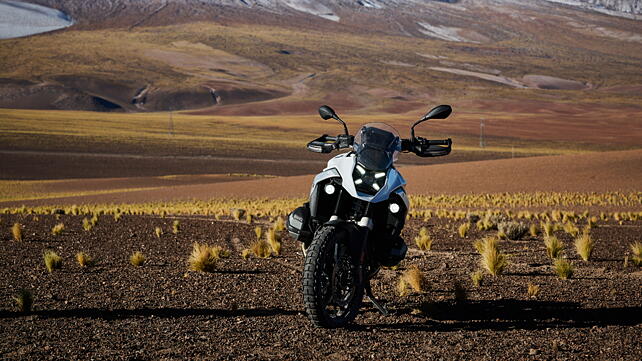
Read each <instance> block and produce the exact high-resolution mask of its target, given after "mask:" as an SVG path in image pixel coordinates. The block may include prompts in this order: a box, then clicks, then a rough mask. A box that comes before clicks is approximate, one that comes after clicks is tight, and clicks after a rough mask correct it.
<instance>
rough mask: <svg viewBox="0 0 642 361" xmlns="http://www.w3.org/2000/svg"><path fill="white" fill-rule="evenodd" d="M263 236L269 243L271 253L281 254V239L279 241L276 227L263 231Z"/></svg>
mask: <svg viewBox="0 0 642 361" xmlns="http://www.w3.org/2000/svg"><path fill="white" fill-rule="evenodd" d="M265 238H266V239H267V242H268V244H269V245H270V248H271V249H272V253H274V254H275V255H277V256H278V255H280V254H281V241H280V238H281V236H280V234H279V233H278V232H277V230H276V228H270V229H268V231H267V232H266V233H265Z"/></svg>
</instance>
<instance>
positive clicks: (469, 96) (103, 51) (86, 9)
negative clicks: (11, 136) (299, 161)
mask: <svg viewBox="0 0 642 361" xmlns="http://www.w3.org/2000/svg"><path fill="white" fill-rule="evenodd" d="M29 2H32V3H36V4H39V5H43V6H49V7H52V8H55V9H58V10H61V11H63V12H64V13H65V14H68V15H69V16H70V17H71V18H73V20H74V22H75V23H74V25H73V26H71V27H69V28H68V29H66V30H62V31H57V32H53V33H50V34H42V35H37V36H34V37H30V38H26V39H9V40H2V41H0V107H6V108H37V109H84V110H104V111H132V112H138V111H158V110H178V109H202V108H207V110H206V112H209V113H212V114H214V113H216V114H255V115H264V114H280V113H288V112H289V113H308V112H309V111H310V109H313V108H314V107H315V106H318V104H319V103H320V102H322V103H332V104H339V105H341V107H342V108H343V109H363V110H364V111H368V112H371V111H381V112H388V113H398V112H407V111H408V110H409V109H414V108H420V109H423V107H424V104H426V103H434V102H438V101H442V99H443V101H449V102H450V101H454V100H458V101H477V100H478V99H484V101H490V100H492V99H495V100H500V101H506V100H510V99H515V98H519V99H520V102H519V103H520V104H523V102H522V101H523V100H526V101H527V102H532V101H537V100H539V101H542V102H549V101H553V102H555V101H564V102H568V103H570V102H573V101H584V102H590V103H591V104H594V103H598V102H608V103H614V104H617V105H618V107H619V106H622V104H628V105H631V106H639V104H642V95H641V94H642V92H640V89H642V73H640V71H639V69H640V67H641V64H642V22H641V21H636V20H630V19H642V15H640V0H584V1H575V0H457V1H455V0H335V1H331V0H92V1H87V0H31V1H29ZM596 11H597V12H596ZM602 13H607V14H609V15H617V16H618V17H614V16H607V15H603V14H602ZM626 18H628V19H626ZM255 104H259V105H260V106H259V105H257V106H255ZM529 104H530V103H529ZM544 108H545V107H544ZM209 113H208V114H209Z"/></svg>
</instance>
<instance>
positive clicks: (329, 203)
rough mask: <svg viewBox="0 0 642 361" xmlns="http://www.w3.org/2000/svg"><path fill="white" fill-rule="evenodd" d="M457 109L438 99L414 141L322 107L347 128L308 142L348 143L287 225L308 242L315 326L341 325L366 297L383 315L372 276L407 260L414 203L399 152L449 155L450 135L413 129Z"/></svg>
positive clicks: (306, 274)
mask: <svg viewBox="0 0 642 361" xmlns="http://www.w3.org/2000/svg"><path fill="white" fill-rule="evenodd" d="M451 112H452V108H451V107H450V106H449V105H440V106H437V107H435V108H433V109H432V110H430V111H429V112H428V113H427V114H426V115H424V116H423V117H422V118H421V119H419V120H418V121H416V122H415V123H414V124H413V125H412V127H411V130H410V139H401V138H400V137H399V133H398V132H397V131H396V130H395V129H394V128H393V127H391V126H389V125H387V124H385V123H368V124H365V125H363V126H362V127H361V129H360V130H359V132H357V134H356V136H352V135H350V133H349V132H348V126H347V125H346V123H345V122H344V121H343V120H342V119H341V118H340V117H339V116H338V115H337V114H336V112H335V111H334V110H333V109H332V108H330V107H329V106H327V105H324V106H322V107H320V108H319V114H320V115H321V117H322V118H323V119H324V120H328V119H335V120H337V121H338V122H339V123H341V124H342V125H343V130H344V134H340V135H337V136H336V137H335V136H329V135H327V134H324V135H322V136H320V137H319V138H317V139H314V140H312V141H311V142H309V143H308V144H307V149H308V150H309V151H312V152H315V153H330V152H332V151H334V150H343V149H350V148H351V150H350V151H349V152H345V153H342V154H339V155H337V156H335V157H334V158H332V159H330V160H329V161H328V165H327V167H326V168H325V169H324V170H323V171H322V172H321V173H319V174H317V175H316V177H314V181H313V182H312V189H311V191H310V198H309V201H308V202H307V203H305V204H304V205H303V206H301V207H299V208H297V209H295V210H294V211H292V213H290V214H289V215H288V218H287V221H286V227H287V230H288V232H289V234H290V235H291V237H292V238H294V239H296V240H298V241H300V242H301V243H302V248H303V253H304V257H305V264H304V268H303V304H304V307H305V310H306V312H307V314H308V317H309V318H310V320H311V321H312V323H313V324H314V325H315V326H317V327H324V328H336V327H343V326H346V325H347V324H349V323H350V322H351V321H353V320H354V318H355V317H356V316H357V313H358V312H359V309H360V308H361V303H362V301H363V298H364V295H365V297H366V298H367V299H368V300H369V301H370V302H371V303H372V304H373V305H374V307H375V308H376V309H378V310H379V311H380V312H381V313H382V314H384V315H388V310H387V309H386V307H385V305H384V304H383V303H381V302H380V301H379V300H377V299H376V298H375V297H374V295H373V294H372V289H371V287H370V280H371V279H373V278H374V276H375V275H376V274H377V273H378V271H379V270H380V268H381V267H393V266H395V265H397V264H399V262H401V261H402V260H403V259H404V258H405V256H406V251H407V250H408V247H407V246H406V244H405V242H404V240H403V239H402V238H401V236H400V234H401V230H402V229H403V227H404V223H405V220H406V214H407V212H408V208H409V206H410V203H409V201H408V197H407V195H406V191H405V190H404V186H405V185H406V181H405V180H404V179H403V177H402V176H401V174H400V173H399V171H398V170H397V169H396V168H395V167H394V162H395V161H396V160H397V156H398V154H399V152H411V153H414V154H416V155H418V156H420V157H439V156H445V155H448V154H450V151H451V149H452V140H451V139H450V138H449V139H444V140H428V139H425V138H422V137H419V136H415V127H416V126H417V125H419V124H420V123H422V122H425V121H427V120H429V119H445V118H447V117H448V116H449V115H450V113H451Z"/></svg>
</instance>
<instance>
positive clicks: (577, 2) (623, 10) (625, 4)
mask: <svg viewBox="0 0 642 361" xmlns="http://www.w3.org/2000/svg"><path fill="white" fill-rule="evenodd" d="M547 1H550V2H555V3H561V4H567V5H572V6H580V7H584V8H587V9H591V10H595V11H600V12H604V13H607V14H611V15H617V16H625V17H629V15H640V14H642V0H547Z"/></svg>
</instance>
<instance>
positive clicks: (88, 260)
mask: <svg viewBox="0 0 642 361" xmlns="http://www.w3.org/2000/svg"><path fill="white" fill-rule="evenodd" d="M76 261H78V264H79V265H80V267H91V266H93V265H94V264H96V261H95V260H94V258H93V257H90V256H89V255H88V254H87V253H85V252H78V253H76Z"/></svg>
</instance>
